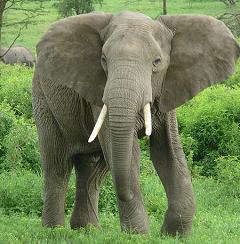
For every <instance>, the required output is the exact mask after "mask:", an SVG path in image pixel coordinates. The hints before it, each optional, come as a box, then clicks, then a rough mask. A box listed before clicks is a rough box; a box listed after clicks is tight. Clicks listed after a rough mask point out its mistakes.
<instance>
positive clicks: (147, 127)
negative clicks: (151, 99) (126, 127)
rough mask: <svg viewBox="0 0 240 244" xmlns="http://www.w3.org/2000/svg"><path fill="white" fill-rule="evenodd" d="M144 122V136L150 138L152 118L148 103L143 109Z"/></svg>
mask: <svg viewBox="0 0 240 244" xmlns="http://www.w3.org/2000/svg"><path fill="white" fill-rule="evenodd" d="M143 114H144V122H145V134H146V135H147V136H150V135H151V133H152V118H151V108H150V103H147V104H146V105H145V106H144V108H143Z"/></svg>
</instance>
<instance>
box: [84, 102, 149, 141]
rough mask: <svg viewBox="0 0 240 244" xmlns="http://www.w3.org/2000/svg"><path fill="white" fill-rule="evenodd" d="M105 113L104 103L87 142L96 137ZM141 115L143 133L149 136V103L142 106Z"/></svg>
mask: <svg viewBox="0 0 240 244" xmlns="http://www.w3.org/2000/svg"><path fill="white" fill-rule="evenodd" d="M106 115H107V106H106V105H105V104H104V105H103V107H102V110H101V112H100V114H99V116H98V119H97V122H96V124H95V126H94V128H93V131H92V133H91V135H90V137H89V139H88V142H89V143H91V142H93V141H94V140H95V138H96V137H97V135H98V133H99V131H100V129H101V127H102V124H103V122H104V119H105V117H106ZM143 115H144V125H145V134H146V135H147V136H150V135H151V133H152V118H151V106H150V103H147V104H146V105H145V106H144V108H143Z"/></svg>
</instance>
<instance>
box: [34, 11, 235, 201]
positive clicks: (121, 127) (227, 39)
mask: <svg viewBox="0 0 240 244" xmlns="http://www.w3.org/2000/svg"><path fill="white" fill-rule="evenodd" d="M37 54H38V61H37V75H38V76H39V77H40V80H45V81H47V80H50V81H54V82H56V83H57V84H60V85H63V86H67V87H69V88H71V89H73V90H74V91H76V92H77V93H79V95H80V96H81V97H82V98H84V99H85V100H86V101H88V102H89V103H90V104H94V105H97V106H103V109H102V112H101V114H100V116H99V119H98V121H97V123H96V126H95V128H94V130H93V133H92V135H91V137H90V139H89V142H91V141H92V140H94V138H95V137H96V136H97V133H98V131H99V130H100V127H101V125H102V123H103V120H104V118H105V119H106V120H107V121H108V125H109V131H110V136H111V155H112V158H111V160H112V163H111V166H112V171H113V176H114V180H115V185H116V189H117V194H118V196H119V198H120V199H121V200H122V201H128V200H130V199H131V198H132V194H131V190H130V183H129V179H130V162H131V155H132V153H131V150H132V146H131V144H132V143H133V138H134V135H135V133H136V130H138V129H139V125H137V122H136V121H137V118H138V117H139V113H141V112H142V111H143V110H144V118H145V127H146V134H147V135H150V134H151V130H152V129H151V112H150V107H151V106H153V103H154V101H155V100H158V101H159V102H158V103H157V104H158V106H159V107H158V109H159V111H161V112H163V113H164V112H168V111H170V110H172V109H174V108H176V107H178V106H180V105H181V104H183V103H184V102H186V101H188V100H189V99H191V98H192V97H193V96H194V95H196V94H197V93H198V92H200V91H201V90H203V89H204V88H206V87H208V86H210V85H212V84H214V83H216V82H219V81H223V80H225V79H226V78H227V77H229V76H230V75H231V74H232V73H233V72H234V66H235V62H236V60H237V58H238V56H239V46H238V44H237V43H236V42H235V40H234V37H233V36H232V34H231V32H230V31H229V30H228V28H227V27H226V26H225V25H224V24H223V23H222V22H221V21H218V20H216V19H214V18H212V17H207V16H191V15H183V16H161V17H160V18H159V19H157V20H152V19H151V18H149V17H147V16H145V15H143V14H138V13H130V12H124V13H120V14H118V15H115V16H113V15H111V14H104V13H91V14H86V15H80V16H75V17H70V18H67V19H65V20H62V21H59V22H57V23H55V24H53V25H52V27H51V28H50V30H49V31H48V32H47V34H46V35H45V36H44V37H43V39H42V40H41V41H40V43H39V44H38V46H37Z"/></svg>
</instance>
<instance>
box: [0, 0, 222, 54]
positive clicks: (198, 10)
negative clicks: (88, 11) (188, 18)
mask: <svg viewBox="0 0 240 244" xmlns="http://www.w3.org/2000/svg"><path fill="white" fill-rule="evenodd" d="M53 3H54V1H49V2H48V1H47V2H44V3H43V4H44V7H45V11H47V13H46V15H41V16H39V17H37V18H36V19H35V21H36V24H35V25H29V26H28V28H27V29H24V30H23V31H22V35H21V37H20V38H19V39H18V40H17V44H21V45H24V46H26V47H29V48H30V49H31V50H32V51H35V46H36V44H37V42H38V41H39V39H40V38H41V36H42V35H43V34H44V33H45V32H46V31H47V29H48V27H49V25H50V24H51V23H53V22H54V21H56V20H57V19H58V15H57V11H56V9H55V8H53V7H52V5H53ZM31 6H34V4H33V3H31ZM95 8H96V10H97V11H103V12H112V13H117V12H120V11H125V10H129V11H138V12H142V13H144V14H146V15H149V16H151V17H152V18H155V17H156V16H159V15H160V14H161V13H162V1H160V0H158V1H151V0H137V1H128V0H120V1H116V0H104V2H103V5H102V7H100V6H99V5H97V6H96V7H95ZM226 11H227V7H226V6H225V5H224V4H223V3H221V2H220V1H218V0H209V1H203V0H171V1H168V13H169V14H207V15H212V16H217V15H219V14H221V13H224V12H226ZM23 17H24V15H23V14H22V13H20V12H19V11H9V12H8V14H7V16H6V21H7V22H13V21H19V20H20V19H21V18H23ZM17 30H18V26H12V27H8V28H4V29H3V40H2V41H3V46H4V45H5V46H7V45H9V44H10V43H11V42H12V40H13V39H14V37H15V36H16V33H17Z"/></svg>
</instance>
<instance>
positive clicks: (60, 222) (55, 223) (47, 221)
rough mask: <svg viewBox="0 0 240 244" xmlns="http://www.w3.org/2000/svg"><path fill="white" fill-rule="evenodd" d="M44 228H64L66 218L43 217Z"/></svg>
mask: <svg viewBox="0 0 240 244" xmlns="http://www.w3.org/2000/svg"><path fill="white" fill-rule="evenodd" d="M42 226H44V227H47V228H53V227H61V226H64V218H62V217H61V218H57V217H45V216H43V217H42Z"/></svg>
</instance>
